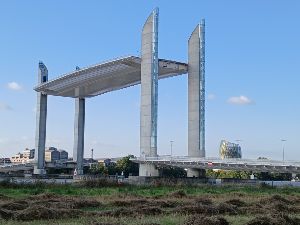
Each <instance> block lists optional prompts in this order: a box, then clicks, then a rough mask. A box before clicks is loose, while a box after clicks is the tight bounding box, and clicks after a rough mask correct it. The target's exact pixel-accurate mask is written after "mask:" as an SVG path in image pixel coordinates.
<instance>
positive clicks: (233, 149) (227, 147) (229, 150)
mask: <svg viewBox="0 0 300 225" xmlns="http://www.w3.org/2000/svg"><path fill="white" fill-rule="evenodd" d="M220 157H221V159H230V158H242V150H241V146H240V145H239V144H235V143H231V142H228V141H225V140H222V141H221V144H220Z"/></svg>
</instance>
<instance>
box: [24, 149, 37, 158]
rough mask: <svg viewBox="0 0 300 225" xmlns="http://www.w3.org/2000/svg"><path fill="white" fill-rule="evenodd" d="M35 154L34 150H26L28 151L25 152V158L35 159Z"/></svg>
mask: <svg viewBox="0 0 300 225" xmlns="http://www.w3.org/2000/svg"><path fill="white" fill-rule="evenodd" d="M34 152H35V150H34V149H29V148H26V149H25V150H24V151H23V157H24V158H28V159H34Z"/></svg>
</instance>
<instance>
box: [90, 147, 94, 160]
mask: <svg viewBox="0 0 300 225" xmlns="http://www.w3.org/2000/svg"><path fill="white" fill-rule="evenodd" d="M91 158H92V160H93V159H94V149H93V148H92V149H91Z"/></svg>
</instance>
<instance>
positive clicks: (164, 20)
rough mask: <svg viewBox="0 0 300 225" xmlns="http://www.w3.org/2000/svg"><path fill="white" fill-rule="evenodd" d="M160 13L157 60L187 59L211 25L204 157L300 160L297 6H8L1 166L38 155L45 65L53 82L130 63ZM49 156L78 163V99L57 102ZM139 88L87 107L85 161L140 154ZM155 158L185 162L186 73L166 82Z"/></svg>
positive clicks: (0, 102) (0, 97)
mask: <svg viewBox="0 0 300 225" xmlns="http://www.w3.org/2000/svg"><path fill="white" fill-rule="evenodd" d="M156 6H158V7H159V9H160V17H159V57H160V58H167V59H173V60H179V61H184V62H186V61H187V40H188V38H189V35H190V34H191V32H192V31H193V29H194V27H195V26H196V25H197V23H198V22H199V21H200V20H201V19H202V18H205V19H206V94H207V104H206V149H207V156H218V147H219V144H220V141H221V140H222V139H226V140H229V141H235V140H237V139H241V140H243V141H242V142H241V146H242V151H243V156H244V158H257V157H258V156H265V157H269V158H273V159H281V158H282V143H281V141H280V140H281V139H287V142H286V143H285V149H286V159H290V160H300V155H299V151H300V142H299V135H300V100H299V96H300V88H299V84H300V64H299V62H300V42H299V40H300V26H299V23H300V14H299V11H300V2H299V1H296V0H295V1H292V0H289V1H283V0H282V1H276V0H272V1H271V0H265V1H259V0H257V1H256V0H251V1H250V0H249V1H237V0H236V1H198V0H197V1H196V0H195V1H178V0H177V1H176V0H175V1H141V0H132V1H71V0H69V1H58V0H54V1H50V0H48V1H33V0H32V1H30V0H28V1H13V0H9V1H8V0H7V1H1V2H0V29H1V32H0V157H1V156H10V155H12V154H15V153H17V152H19V151H23V149H24V148H26V147H29V148H34V135H35V112H34V109H35V104H36V93H35V92H34V91H33V86H35V85H36V82H37V66H38V61H39V60H42V61H43V62H44V63H45V64H46V66H47V67H48V70H49V78H50V79H52V78H55V77H57V76H58V75H61V74H63V73H66V72H69V71H73V70H74V69H75V67H76V66H79V67H83V66H88V65H91V64H95V63H99V62H101V61H104V60H107V59H111V58H115V57H118V56H124V55H128V54H132V55H139V52H140V45H141V40H140V36H141V34H140V32H141V29H142V26H143V24H144V22H145V20H146V18H147V17H148V15H149V14H150V12H151V11H152V9H153V8H155V7H156ZM48 102H49V104H48V123H47V146H57V147H59V148H63V149H66V150H68V151H69V152H70V153H72V148H73V120H74V99H69V98H61V97H53V96H49V98H48ZM139 104H140V86H135V87H131V88H127V89H123V90H120V91H117V92H113V93H108V94H105V95H102V96H98V97H96V98H92V99H88V100H87V102H86V133H85V134H86V135H85V143H86V144H85V153H86V154H85V155H86V156H89V155H90V149H91V148H94V149H95V151H94V155H95V156H96V157H102V156H105V157H106V156H119V155H126V154H129V153H130V154H135V155H139V115H140V114H139ZM158 136H159V137H158V152H159V154H169V153H170V140H174V144H173V153H174V154H175V155H186V154H187V75H183V76H179V77H174V78H170V79H165V80H161V81H160V82H159V114H158Z"/></svg>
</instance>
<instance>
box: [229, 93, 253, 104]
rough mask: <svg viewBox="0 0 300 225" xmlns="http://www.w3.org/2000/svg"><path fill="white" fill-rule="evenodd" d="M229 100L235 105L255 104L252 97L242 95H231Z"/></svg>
mask: <svg viewBox="0 0 300 225" xmlns="http://www.w3.org/2000/svg"><path fill="white" fill-rule="evenodd" d="M227 102H228V103H229V104H233V105H250V104H253V103H254V102H253V100H251V99H250V98H248V97H246V96H244V95H241V96H237V97H230V98H229V99H228V100H227Z"/></svg>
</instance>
